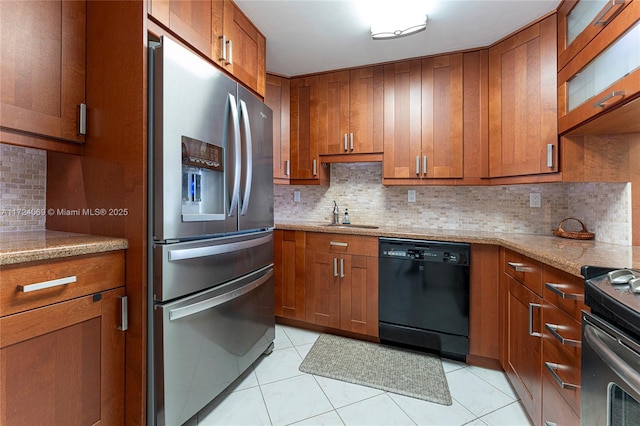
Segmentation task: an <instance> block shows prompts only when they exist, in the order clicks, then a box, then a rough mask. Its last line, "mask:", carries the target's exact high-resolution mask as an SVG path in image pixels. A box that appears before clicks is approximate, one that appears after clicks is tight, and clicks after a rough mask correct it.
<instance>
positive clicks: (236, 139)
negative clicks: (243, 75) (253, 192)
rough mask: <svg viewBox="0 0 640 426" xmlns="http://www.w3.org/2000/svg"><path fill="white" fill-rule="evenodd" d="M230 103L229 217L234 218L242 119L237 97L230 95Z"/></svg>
mask: <svg viewBox="0 0 640 426" xmlns="http://www.w3.org/2000/svg"><path fill="white" fill-rule="evenodd" d="M229 103H230V104H231V105H230V109H231V118H232V120H233V162H234V169H233V188H232V190H231V191H232V192H231V204H230V205H229V216H233V214H234V213H235V211H236V208H237V207H238V202H239V198H240V168H241V167H242V166H241V160H242V159H241V158H240V157H241V155H240V119H239V117H238V103H237V102H236V97H235V96H233V95H232V94H231V93H229Z"/></svg>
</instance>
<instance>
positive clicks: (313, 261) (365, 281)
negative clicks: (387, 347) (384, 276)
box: [305, 233, 378, 337]
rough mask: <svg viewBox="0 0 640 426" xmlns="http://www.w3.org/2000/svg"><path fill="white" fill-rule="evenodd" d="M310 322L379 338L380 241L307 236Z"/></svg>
mask: <svg viewBox="0 0 640 426" xmlns="http://www.w3.org/2000/svg"><path fill="white" fill-rule="evenodd" d="M305 311H306V315H305V316H306V321H307V322H308V323H312V324H316V325H321V326H325V327H331V328H335V329H339V330H343V331H348V332H353V333H358V334H364V335H368V336H372V337H377V336H378V239H377V238H376V237H362V236H348V235H339V234H324V233H307V243H306V251H305Z"/></svg>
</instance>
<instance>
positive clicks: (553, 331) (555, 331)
mask: <svg viewBox="0 0 640 426" xmlns="http://www.w3.org/2000/svg"><path fill="white" fill-rule="evenodd" d="M544 327H545V328H546V329H547V330H549V333H551V335H552V336H553V337H555V338H556V339H557V340H558V341H559V342H560V343H562V344H563V345H564V346H574V347H576V348H579V347H581V346H582V342H581V341H580V340H573V339H567V338H566V337H562V335H560V333H558V330H560V326H559V325H558V324H549V323H545V325H544Z"/></svg>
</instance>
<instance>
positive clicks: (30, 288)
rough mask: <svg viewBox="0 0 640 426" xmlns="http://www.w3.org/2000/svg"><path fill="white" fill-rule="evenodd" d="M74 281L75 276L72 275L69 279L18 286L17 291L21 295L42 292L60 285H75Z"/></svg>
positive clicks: (75, 279)
mask: <svg viewBox="0 0 640 426" xmlns="http://www.w3.org/2000/svg"><path fill="white" fill-rule="evenodd" d="M76 281H77V278H76V276H75V275H73V276H70V277H65V278H58V279H55V280H49V281H42V282H39V283H34V284H27V285H19V286H18V290H19V291H21V292H23V293H29V292H32V291H38V290H44V289H47V288H52V287H58V286H61V285H67V284H71V283H75V282H76Z"/></svg>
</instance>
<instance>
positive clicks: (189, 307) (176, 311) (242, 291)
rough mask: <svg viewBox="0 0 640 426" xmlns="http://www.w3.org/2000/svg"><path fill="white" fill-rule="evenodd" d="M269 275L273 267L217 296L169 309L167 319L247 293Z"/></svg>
mask: <svg viewBox="0 0 640 426" xmlns="http://www.w3.org/2000/svg"><path fill="white" fill-rule="evenodd" d="M271 277H273V269H271V270H270V271H269V272H268V273H267V274H266V275H263V276H261V277H260V278H258V279H257V280H255V281H251V282H250V283H248V284H246V285H244V286H242V287H240V288H236V289H234V290H232V291H230V292H228V293H224V294H220V295H218V296H215V297H212V298H211V299H206V300H202V301H200V302H196V303H193V304H191V305H187V306H183V307H180V308H176V309H171V310H170V311H169V321H175V320H179V319H181V318H186V317H190V316H191V315H195V314H197V313H199V312H202V311H206V310H207V309H211V308H215V307H216V306H220V305H222V304H224V303H227V302H229V301H230V300H233V299H237V298H238V297H240V296H242V295H243V294H246V293H249V292H250V291H252V290H254V289H256V288H258V287H260V286H261V285H262V284H264V283H265V282H267V281H269V279H271Z"/></svg>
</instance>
